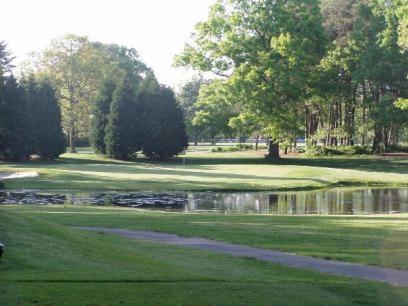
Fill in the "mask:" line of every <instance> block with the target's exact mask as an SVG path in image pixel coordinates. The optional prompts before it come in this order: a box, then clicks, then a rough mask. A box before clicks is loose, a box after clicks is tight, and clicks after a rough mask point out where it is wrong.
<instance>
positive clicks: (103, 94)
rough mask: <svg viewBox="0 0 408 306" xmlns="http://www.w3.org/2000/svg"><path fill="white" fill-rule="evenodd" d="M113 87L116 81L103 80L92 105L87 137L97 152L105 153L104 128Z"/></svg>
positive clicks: (114, 87)
mask: <svg viewBox="0 0 408 306" xmlns="http://www.w3.org/2000/svg"><path fill="white" fill-rule="evenodd" d="M115 89H116V83H115V82H114V81H112V80H107V81H105V83H104V84H103V86H102V89H101V91H100V92H99V95H98V97H97V98H96V101H95V103H94V105H93V110H92V115H91V116H92V118H91V132H90V136H89V138H90V141H91V145H92V147H93V148H94V149H95V151H96V153H99V154H106V145H105V130H106V126H107V124H108V115H109V112H110V105H111V101H112V96H113V93H114V91H115Z"/></svg>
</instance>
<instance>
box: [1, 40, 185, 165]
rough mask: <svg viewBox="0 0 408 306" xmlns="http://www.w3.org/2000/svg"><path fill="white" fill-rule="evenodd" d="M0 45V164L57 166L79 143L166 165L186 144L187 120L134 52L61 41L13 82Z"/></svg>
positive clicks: (112, 154)
mask: <svg viewBox="0 0 408 306" xmlns="http://www.w3.org/2000/svg"><path fill="white" fill-rule="evenodd" d="M12 59H13V58H12V57H11V56H10V54H9V53H8V52H7V48H6V44H5V43H4V42H3V43H1V44H0V64H1V65H0V67H1V71H2V73H1V84H0V158H1V159H4V160H27V159H29V158H30V157H32V156H33V155H36V157H37V158H42V159H55V158H57V157H58V156H59V155H60V154H61V153H63V152H65V148H66V144H68V145H69V148H70V151H71V152H72V153H75V152H76V144H77V142H78V141H81V142H83V143H88V144H89V143H90V144H91V145H92V146H93V147H94V149H95V151H96V152H97V153H100V154H106V155H108V156H109V157H112V158H117V159H124V160H125V159H126V160H128V159H132V158H134V157H135V156H136V154H137V152H139V151H141V152H143V154H144V155H145V156H147V157H148V158H150V159H160V160H163V159H168V158H171V157H173V156H175V155H177V154H179V153H181V152H183V151H184V150H185V149H186V148H187V145H188V142H187V136H186V131H185V124H184V117H183V113H182V110H181V109H180V107H179V106H178V104H177V102H176V99H175V96H174V93H173V91H172V90H171V89H170V88H167V87H165V86H163V85H160V84H159V83H158V82H157V80H156V78H155V76H154V73H153V71H152V70H151V69H149V68H148V67H147V66H146V65H145V64H144V63H143V62H141V61H140V60H139V57H138V54H137V52H136V51H135V50H134V49H129V48H126V47H123V46H118V45H106V44H101V43H98V42H89V41H88V40H87V38H85V37H79V36H75V35H66V36H64V37H63V38H61V39H57V40H54V41H52V43H51V44H50V47H48V48H47V49H45V50H44V51H43V52H40V53H39V55H37V56H36V57H35V58H34V59H32V61H31V64H32V65H31V66H30V65H28V66H26V67H24V68H23V69H21V70H22V75H21V77H20V78H19V81H17V80H16V79H15V78H14V76H13V75H12V73H11V71H12V68H13V66H12V64H11V62H12Z"/></svg>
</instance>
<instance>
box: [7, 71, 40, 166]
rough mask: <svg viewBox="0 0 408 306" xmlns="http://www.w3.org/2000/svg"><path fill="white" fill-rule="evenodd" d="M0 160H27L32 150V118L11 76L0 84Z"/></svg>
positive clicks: (25, 99)
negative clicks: (0, 89)
mask: <svg viewBox="0 0 408 306" xmlns="http://www.w3.org/2000/svg"><path fill="white" fill-rule="evenodd" d="M2 85H3V86H2V97H1V106H0V113H1V123H0V125H1V126H0V159H3V160H11V161H22V160H27V159H28V158H29V156H30V154H31V153H32V151H33V148H32V137H31V131H32V117H31V111H30V105H29V102H28V99H27V97H26V96H25V94H24V89H23V88H22V87H21V86H19V85H18V83H17V81H16V79H15V78H14V77H13V76H10V77H6V78H5V82H4V83H2Z"/></svg>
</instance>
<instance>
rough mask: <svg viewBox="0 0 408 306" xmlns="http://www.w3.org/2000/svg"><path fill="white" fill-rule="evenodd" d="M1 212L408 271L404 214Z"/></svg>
mask: <svg viewBox="0 0 408 306" xmlns="http://www.w3.org/2000/svg"><path fill="white" fill-rule="evenodd" d="M2 209H3V210H8V211H14V212H15V213H18V215H20V216H35V217H37V218H41V219H43V220H47V221H50V222H57V223H59V224H64V225H70V226H71V225H90V226H104V227H120V228H129V229H138V230H153V231H162V232H168V233H176V234H180V235H186V236H199V237H207V238H211V239H216V240H220V241H228V242H232V243H236V244H244V245H251V246H257V247H262V248H269V249H274V250H282V251H289V252H294V253H297V254H303V255H307V256H316V257H321V258H331V259H339V260H344V261H351V262H360V263H365V264H370V265H378V266H384V267H391V268H400V269H408V215H392V216H361V217H346V216H344V217H342V216H304V217H301V216H267V215H223V214H182V213H161V212H148V211H139V210H136V209H123V208H93V207H72V206H70V207H63V206H48V207H40V206H10V207H3V208H2Z"/></svg>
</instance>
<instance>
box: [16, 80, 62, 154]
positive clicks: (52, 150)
mask: <svg viewBox="0 0 408 306" xmlns="http://www.w3.org/2000/svg"><path fill="white" fill-rule="evenodd" d="M24 85H25V88H26V92H27V98H28V100H29V102H30V106H31V112H32V132H31V135H32V141H33V152H32V153H34V154H36V155H38V156H39V157H40V158H41V159H46V160H47V159H51V160H52V159H56V158H58V157H59V156H60V155H61V154H62V153H64V152H65V148H66V143H65V136H64V134H63V132H62V127H61V110H60V107H59V105H58V99H57V97H56V92H55V90H54V88H53V87H52V85H51V84H50V82H49V80H47V79H42V80H35V79H34V76H32V75H31V76H30V77H29V78H28V80H27V81H25V84H24Z"/></svg>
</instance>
